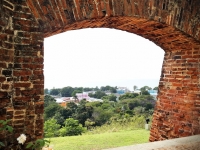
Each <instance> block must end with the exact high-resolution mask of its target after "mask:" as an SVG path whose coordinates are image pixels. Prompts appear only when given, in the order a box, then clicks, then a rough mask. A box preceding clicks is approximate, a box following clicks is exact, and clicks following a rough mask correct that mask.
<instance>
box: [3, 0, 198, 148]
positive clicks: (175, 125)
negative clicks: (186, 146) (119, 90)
mask: <svg viewBox="0 0 200 150" xmlns="http://www.w3.org/2000/svg"><path fill="white" fill-rule="evenodd" d="M198 6H200V1H199V0H0V119H11V120H12V121H11V122H10V124H11V125H12V126H13V127H14V132H13V133H12V134H6V135H5V134H4V135H3V136H0V141H2V140H3V141H8V145H10V146H12V147H14V146H13V145H15V144H16V138H17V137H18V136H19V134H21V133H24V134H26V135H27V138H28V139H27V141H33V140H35V139H38V138H42V137H43V100H44V96H43V88H44V76H43V55H44V54H43V53H44V51H43V40H44V38H45V37H48V36H52V35H54V34H59V33H62V32H65V31H68V30H76V29H81V28H96V27H106V28H115V29H119V30H124V31H127V32H131V33H134V34H138V35H140V36H142V37H144V38H147V39H149V40H151V41H153V42H154V43H155V44H157V45H158V46H160V47H161V48H163V50H164V51H165V58H164V61H163V68H162V74H161V79H160V83H159V95H158V101H157V106H156V109H155V112H154V117H153V124H152V129H151V136H150V141H156V140H164V139H169V138H175V137H183V136H189V135H194V134H200V92H199V90H200V89H199V88H200V86H199V85H200V84H199V73H200V71H199V67H200V66H199V61H200V60H199V58H200V52H199V51H200V33H199V32H200V9H199V7H198ZM102 38H103V37H102ZM66 42H67V41H66ZM100 44H103V43H100ZM12 144H13V145H12Z"/></svg>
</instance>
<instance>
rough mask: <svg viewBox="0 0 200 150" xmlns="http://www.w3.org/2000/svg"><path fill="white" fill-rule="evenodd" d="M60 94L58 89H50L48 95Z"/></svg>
mask: <svg viewBox="0 0 200 150" xmlns="http://www.w3.org/2000/svg"><path fill="white" fill-rule="evenodd" d="M59 93H60V89H51V90H50V95H58V94H59Z"/></svg>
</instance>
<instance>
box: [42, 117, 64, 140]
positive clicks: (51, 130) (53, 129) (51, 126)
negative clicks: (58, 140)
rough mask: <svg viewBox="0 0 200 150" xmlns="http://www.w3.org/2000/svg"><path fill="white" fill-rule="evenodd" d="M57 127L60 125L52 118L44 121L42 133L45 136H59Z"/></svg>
mask: <svg viewBox="0 0 200 150" xmlns="http://www.w3.org/2000/svg"><path fill="white" fill-rule="evenodd" d="M59 129H60V125H59V124H57V120H56V119H54V118H51V119H49V120H47V121H45V122H44V133H45V137H46V138H48V137H56V136H59V132H58V130H59Z"/></svg>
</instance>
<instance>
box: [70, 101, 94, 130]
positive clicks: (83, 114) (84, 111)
mask: <svg viewBox="0 0 200 150" xmlns="http://www.w3.org/2000/svg"><path fill="white" fill-rule="evenodd" d="M92 113H93V107H92V106H86V101H85V100H82V101H81V102H80V103H79V105H78V107H77V109H76V112H75V114H74V115H73V118H75V119H77V120H78V121H79V123H81V124H82V125H83V126H85V121H86V120H87V119H88V118H91V116H92Z"/></svg>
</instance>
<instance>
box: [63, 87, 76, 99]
mask: <svg viewBox="0 0 200 150" xmlns="http://www.w3.org/2000/svg"><path fill="white" fill-rule="evenodd" d="M73 91H74V89H73V88H72V87H70V86H68V87H64V88H62V89H61V94H62V96H63V97H71V96H72V92H73Z"/></svg>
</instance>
